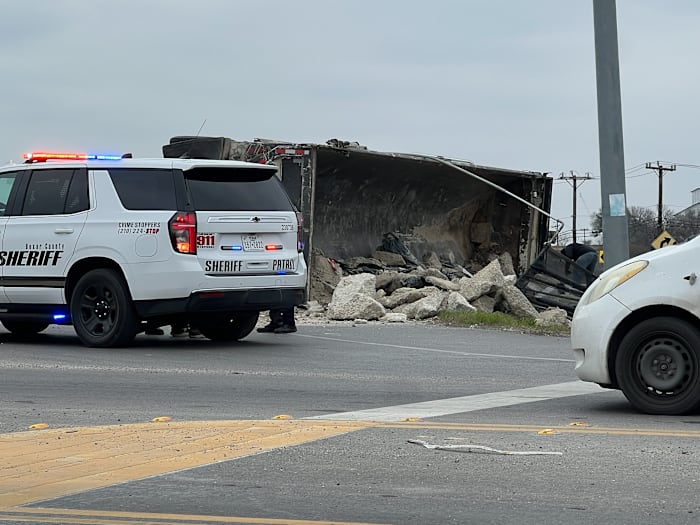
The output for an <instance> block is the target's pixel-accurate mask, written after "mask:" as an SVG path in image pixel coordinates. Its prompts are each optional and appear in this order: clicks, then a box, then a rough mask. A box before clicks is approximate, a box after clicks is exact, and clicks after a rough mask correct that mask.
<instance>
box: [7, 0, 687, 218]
mask: <svg viewBox="0 0 700 525" xmlns="http://www.w3.org/2000/svg"><path fill="white" fill-rule="evenodd" d="M617 17H618V32H619V47H620V70H621V88H622V111H623V126H624V145H625V164H626V169H627V171H628V178H627V197H628V204H630V205H638V206H649V207H652V208H653V207H655V206H656V204H657V202H658V191H657V190H658V177H657V175H656V172H653V171H649V170H646V169H643V166H644V164H645V163H646V162H656V161H662V162H666V163H676V164H677V166H678V167H677V170H676V171H675V172H673V173H670V174H667V175H665V176H664V197H665V198H664V203H665V204H666V205H668V206H670V207H672V208H673V209H674V210H681V209H683V208H686V207H687V206H689V205H690V204H691V190H693V189H695V188H697V187H700V169H698V167H691V166H683V165H700V148H699V147H698V130H697V128H698V122H700V105H698V103H697V97H698V94H699V93H700V85H699V84H700V66H699V65H698V56H699V52H700V31H699V30H698V28H699V27H700V2H698V1H697V0H673V1H663V0H618V1H617ZM0 66H1V71H2V77H1V78H2V81H1V82H0V124H1V127H0V164H4V163H5V162H6V161H10V160H14V161H18V160H20V158H21V154H22V153H23V152H27V151H31V150H39V149H41V150H54V149H56V150H79V151H97V150H99V151H110V152H125V151H129V152H132V153H133V154H134V155H135V156H161V146H162V145H163V144H165V143H166V142H167V141H168V140H169V138H170V137H171V136H174V135H192V134H196V133H197V132H198V130H199V129H200V127H201V126H202V124H203V123H204V126H203V128H202V130H201V134H203V135H213V136H228V137H233V138H237V139H253V138H256V137H264V138H275V139H282V140H289V141H306V142H319V143H324V142H325V141H326V140H328V139H329V138H341V139H345V140H353V141H358V142H360V143H361V144H364V145H366V146H368V147H369V148H370V149H375V150H380V151H398V152H416V153H426V154H435V155H443V156H448V157H453V158H459V159H467V160H470V161H472V162H474V163H476V164H482V165H490V166H496V167H504V168H512V169H519V170H530V171H538V172H549V173H551V174H552V176H553V177H555V179H557V180H556V181H555V185H554V188H555V190H554V198H553V204H552V212H553V214H554V215H555V216H557V217H560V218H562V219H566V220H567V224H568V225H569V226H568V227H569V228H570V224H571V221H570V215H571V213H572V199H573V190H572V188H571V186H570V184H569V183H567V182H566V181H564V180H558V177H559V176H560V174H561V173H565V174H566V175H569V174H570V172H571V171H574V172H575V173H576V174H578V175H585V174H586V173H590V175H591V177H594V179H592V180H589V181H586V182H585V183H583V185H582V186H581V188H580V193H579V199H578V226H579V228H581V227H586V226H589V224H590V215H591V214H592V213H593V212H594V211H596V210H597V209H598V208H599V207H600V185H599V180H598V179H596V177H599V173H600V165H599V157H598V128H597V113H596V111H597V110H596V83H595V55H594V40H593V6H592V1H591V0H527V1H525V0H451V1H450V0H430V1H427V0H423V1H417V0H391V1H390V0H385V1H382V0H354V1H344V2H338V1H332V0H298V1H296V2H288V1H285V2H282V1H272V0H253V1H246V2H243V1H237V0H196V1H195V0H188V1H184V0H167V1H166V0H159V1H156V0H119V1H113V0H108V1H107V0H74V1H68V0H52V1H41V0H0Z"/></svg>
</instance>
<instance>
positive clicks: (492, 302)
mask: <svg viewBox="0 0 700 525" xmlns="http://www.w3.org/2000/svg"><path fill="white" fill-rule="evenodd" d="M460 295H461V294H460ZM496 302H497V301H496V299H494V298H493V297H490V296H488V295H482V296H481V297H479V298H478V299H474V300H473V301H472V302H471V304H472V306H474V307H475V308H476V309H477V310H479V311H480V312H484V313H486V314H491V313H493V311H494V309H495V308H496Z"/></svg>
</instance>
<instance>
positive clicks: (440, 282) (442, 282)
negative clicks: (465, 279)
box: [425, 275, 459, 291]
mask: <svg viewBox="0 0 700 525" xmlns="http://www.w3.org/2000/svg"><path fill="white" fill-rule="evenodd" d="M425 282H427V283H429V284H432V285H433V286H436V287H438V288H440V289H442V290H448V291H457V290H459V283H453V282H452V281H448V280H447V279H440V278H439V277H432V276H430V275H429V276H427V277H426V278H425Z"/></svg>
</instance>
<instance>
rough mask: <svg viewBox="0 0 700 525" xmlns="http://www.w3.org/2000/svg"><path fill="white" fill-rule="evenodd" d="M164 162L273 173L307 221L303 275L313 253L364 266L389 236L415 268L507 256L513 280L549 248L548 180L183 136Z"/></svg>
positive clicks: (327, 149) (459, 165) (348, 148)
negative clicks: (432, 259)
mask: <svg viewBox="0 0 700 525" xmlns="http://www.w3.org/2000/svg"><path fill="white" fill-rule="evenodd" d="M163 154H164V156H165V157H188V158H214V159H232V160H244V161H249V162H264V163H272V164H276V165H277V166H278V168H279V176H280V178H281V180H282V183H283V184H284V186H285V188H286V189H287V192H288V193H289V195H290V197H291V198H292V200H293V202H294V204H295V205H296V206H297V208H298V209H299V211H301V213H302V215H303V218H304V232H303V239H304V246H305V255H306V258H307V261H309V263H310V265H311V272H310V275H313V261H314V257H312V254H321V255H322V256H323V257H325V258H331V259H336V260H338V259H340V260H342V259H347V258H352V257H369V256H370V255H371V254H372V253H373V252H374V251H375V250H376V249H377V248H378V247H379V246H380V245H381V244H382V241H383V239H384V237H385V235H387V234H389V233H392V232H398V233H399V234H400V235H402V240H403V242H404V243H405V244H406V245H407V246H408V247H409V249H410V250H411V253H412V254H414V255H415V256H416V258H417V259H418V260H420V259H421V258H422V257H424V256H425V255H427V254H430V253H432V254H436V255H437V256H438V257H440V258H441V259H443V260H444V259H450V262H453V263H454V262H456V263H458V264H460V265H462V266H464V267H467V268H468V267H469V266H470V262H471V261H478V262H483V261H487V260H488V257H489V256H490V255H491V254H498V255H500V254H501V253H503V252H508V253H510V255H511V256H512V257H513V262H514V266H515V269H516V271H518V272H519V273H521V272H523V271H524V270H525V269H527V268H528V267H529V266H530V264H531V263H532V262H533V261H534V260H535V258H536V257H537V254H538V253H539V252H540V250H541V248H542V247H543V245H544V243H545V242H546V240H547V234H548V223H549V217H548V213H549V210H550V205H551V191H552V179H551V178H550V177H547V176H546V174H543V173H536V172H527V171H514V170H507V169H501V168H494V167H487V166H478V165H475V164H472V163H470V162H466V161H458V160H450V159H444V158H441V157H430V156H425V155H416V154H404V153H389V152H380V151H372V150H369V149H367V148H365V147H363V146H360V145H359V144H358V143H351V142H345V141H339V140H335V139H332V140H329V141H328V142H327V143H326V144H298V143H292V142H285V141H277V140H263V139H255V140H252V141H240V140H233V139H230V138H226V137H187V136H181V137H173V138H171V139H170V141H169V143H168V144H166V145H164V146H163ZM538 210H539V211H538ZM311 298H312V299H313V298H314V297H313V292H311Z"/></svg>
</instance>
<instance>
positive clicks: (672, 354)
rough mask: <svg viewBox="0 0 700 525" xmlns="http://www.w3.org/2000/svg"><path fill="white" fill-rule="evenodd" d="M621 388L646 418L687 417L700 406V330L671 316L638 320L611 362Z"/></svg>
mask: <svg viewBox="0 0 700 525" xmlns="http://www.w3.org/2000/svg"><path fill="white" fill-rule="evenodd" d="M615 371H616V376H617V380H618V384H619V386H620V389H621V390H622V392H623V393H624V394H625V397H626V398H627V399H628V400H629V402H630V403H632V405H633V406H634V407H635V408H637V409H638V410H640V411H642V412H646V413H648V414H668V415H676V414H685V413H688V412H692V411H695V410H696V409H698V408H699V407H700V332H699V331H698V329H697V328H695V327H694V326H693V325H691V324H690V323H687V322H686V321H683V320H681V319H677V318H674V317H655V318H652V319H647V320H646V321H642V322H641V323H639V324H638V325H637V326H635V327H634V328H632V329H631V330H630V331H629V332H628V333H627V335H626V336H625V337H624V339H623V340H622V343H621V344H620V349H619V351H618V354H617V357H616V359H615Z"/></svg>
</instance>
